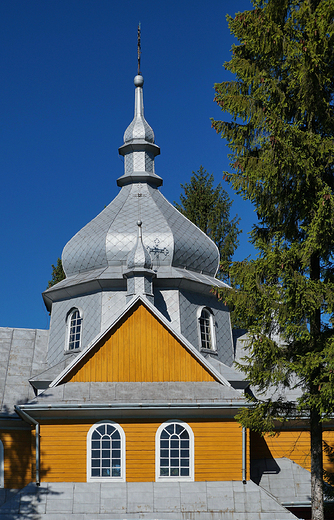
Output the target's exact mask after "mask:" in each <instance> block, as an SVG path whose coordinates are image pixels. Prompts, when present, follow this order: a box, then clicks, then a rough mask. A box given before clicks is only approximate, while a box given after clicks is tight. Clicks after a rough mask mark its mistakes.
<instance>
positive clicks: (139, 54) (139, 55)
mask: <svg viewBox="0 0 334 520" xmlns="http://www.w3.org/2000/svg"><path fill="white" fill-rule="evenodd" d="M140 30H141V23H140V22H139V24H138V76H140V75H141V73H140V57H141V46H140Z"/></svg>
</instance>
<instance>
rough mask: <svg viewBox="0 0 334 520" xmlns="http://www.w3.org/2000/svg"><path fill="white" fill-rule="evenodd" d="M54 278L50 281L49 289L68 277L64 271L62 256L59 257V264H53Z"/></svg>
mask: <svg viewBox="0 0 334 520" xmlns="http://www.w3.org/2000/svg"><path fill="white" fill-rule="evenodd" d="M51 267H52V278H51V280H49V281H48V287H47V288H48V289H49V288H50V287H52V286H53V285H56V283H59V282H61V281H62V280H64V279H65V278H66V275H65V273H64V269H63V264H62V263H61V258H58V259H57V265H53V264H52V266H51Z"/></svg>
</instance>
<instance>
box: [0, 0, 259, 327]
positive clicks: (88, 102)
mask: <svg viewBox="0 0 334 520" xmlns="http://www.w3.org/2000/svg"><path fill="white" fill-rule="evenodd" d="M250 8H251V2H250V0H235V1H233V2H232V1H228V0H225V1H224V0H220V1H215V0H208V1H207V2H203V1H202V0H201V1H199V0H192V1H191V2H190V1H183V0H179V1H175V0H170V1H168V2H166V1H162V0H156V1H155V2H152V1H147V0H140V1H132V0H123V1H122V2H119V1H117V2H116V1H114V0H32V1H29V2H28V1H27V0H15V1H13V0H2V2H1V3H0V48H1V53H0V70H1V81H0V107H1V119H0V146H1V153H0V171H1V180H2V189H1V204H0V218H1V223H2V225H1V254H0V273H1V292H0V326H4V327H24V328H48V326H49V316H48V313H47V311H46V309H45V308H44V304H43V300H42V297H41V293H42V291H43V290H44V289H45V288H46V286H47V282H48V280H49V279H50V278H51V264H52V263H55V262H56V261H57V257H58V256H61V252H62V249H63V247H64V245H65V244H66V242H67V241H68V240H69V239H70V238H71V237H72V236H73V235H74V234H75V233H76V232H77V231H78V230H79V229H81V228H82V227H83V226H84V225H85V224H86V223H87V222H89V221H90V220H91V219H92V218H94V217H95V216H96V215H97V214H98V213H99V212H100V211H101V210H102V209H103V208H104V206H105V205H107V204H109V202H110V201H111V200H112V199H113V198H114V197H115V196H116V194H117V193H118V188H117V185H116V179H117V177H119V176H120V175H122V173H123V162H122V161H123V159H122V158H121V157H120V156H119V155H118V147H119V146H121V145H122V143H123V133H124V130H125V128H126V127H127V126H128V124H129V123H130V121H131V120H132V117H133V106H134V86H133V77H134V76H135V74H136V68H137V54H136V53H137V49H136V44H137V41H136V40H137V25H138V22H139V21H140V22H141V26H142V67H141V69H142V74H143V76H144V80H145V85H144V105H145V117H146V119H147V121H148V122H149V124H150V125H151V126H152V127H153V130H154V132H155V137H156V142H157V144H158V145H159V146H160V148H161V155H160V156H159V157H157V158H156V161H155V162H156V173H157V174H158V175H160V176H161V177H162V178H163V180H164V185H163V186H162V188H161V191H162V192H163V193H164V195H165V196H166V197H167V198H168V199H169V200H170V201H171V202H173V201H175V200H176V201H177V200H178V199H179V195H180V192H181V189H180V183H185V182H188V181H189V179H190V176H191V172H192V171H193V170H197V169H198V168H199V166H200V165H203V167H204V168H205V169H206V170H208V171H209V172H210V173H213V174H214V176H215V180H216V182H217V183H218V182H220V181H221V179H222V172H223V171H224V170H228V159H227V154H228V148H227V147H226V145H225V142H224V141H222V139H221V138H220V136H218V135H216V133H215V132H214V130H213V129H211V123H210V117H214V118H216V119H219V118H221V117H222V112H221V111H220V110H219V108H218V107H217V106H216V105H215V104H214V103H213V97H214V91H213V85H214V83H215V82H221V81H224V80H227V79H229V78H230V76H229V75H228V74H227V73H226V72H225V71H224V69H223V63H224V62H225V61H228V60H229V59H230V55H231V53H230V49H231V45H232V43H233V38H232V36H231V35H230V32H229V29H228V26H227V22H226V18H225V16H226V13H229V14H231V15H234V13H236V12H238V11H244V10H245V9H250ZM223 184H224V188H225V189H227V190H228V191H229V193H230V195H231V197H232V198H233V199H234V204H233V210H232V216H234V215H235V214H236V213H237V214H238V215H239V216H240V217H241V228H242V229H243V234H242V235H241V237H240V246H239V248H238V250H237V253H236V258H237V259H242V258H244V257H246V256H248V255H249V254H253V250H252V247H251V246H250V245H249V244H248V236H247V233H248V232H249V231H250V229H251V225H252V223H253V222H254V221H255V217H254V211H253V208H252V207H251V205H250V204H249V203H248V202H245V201H243V200H241V199H240V198H239V197H238V196H237V195H235V194H233V192H231V190H230V189H229V187H228V186H227V185H226V183H223Z"/></svg>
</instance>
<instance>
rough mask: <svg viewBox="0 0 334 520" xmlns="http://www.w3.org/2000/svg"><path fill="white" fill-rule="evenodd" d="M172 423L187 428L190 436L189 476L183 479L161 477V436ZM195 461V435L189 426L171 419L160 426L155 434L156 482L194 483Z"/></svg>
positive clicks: (178, 477) (179, 477)
mask: <svg viewBox="0 0 334 520" xmlns="http://www.w3.org/2000/svg"><path fill="white" fill-rule="evenodd" d="M172 423H176V424H179V425H180V426H182V427H183V428H185V429H186V430H187V432H188V434H189V476H187V477H181V476H177V477H174V476H171V477H165V476H163V477H162V476H161V475H160V435H161V432H162V430H164V429H165V428H166V426H169V425H170V424H172ZM194 460H195V441H194V433H193V431H192V429H191V428H190V426H189V424H187V423H185V422H184V421H179V420H178V419H171V420H169V421H166V422H164V423H163V424H161V425H160V426H159V428H158V429H157V431H156V434H155V481H156V482H193V481H194V480H195V469H194Z"/></svg>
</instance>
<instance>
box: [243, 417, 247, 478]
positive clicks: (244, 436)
mask: <svg viewBox="0 0 334 520" xmlns="http://www.w3.org/2000/svg"><path fill="white" fill-rule="evenodd" d="M246 445H247V430H246V428H244V427H243V428H242V483H243V484H247V481H246Z"/></svg>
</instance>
